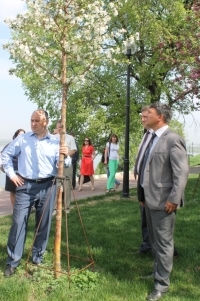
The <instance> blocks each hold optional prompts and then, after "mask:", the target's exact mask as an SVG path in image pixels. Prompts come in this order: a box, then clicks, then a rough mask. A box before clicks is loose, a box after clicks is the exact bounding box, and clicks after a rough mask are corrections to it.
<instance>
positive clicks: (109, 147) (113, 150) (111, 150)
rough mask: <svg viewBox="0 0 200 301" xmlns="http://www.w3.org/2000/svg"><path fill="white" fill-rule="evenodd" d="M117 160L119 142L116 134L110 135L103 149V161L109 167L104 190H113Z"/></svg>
mask: <svg viewBox="0 0 200 301" xmlns="http://www.w3.org/2000/svg"><path fill="white" fill-rule="evenodd" d="M118 162H119V143H118V137H117V135H116V134H112V135H110V139H109V141H108V142H107V143H106V149H105V161H104V164H108V168H109V172H110V175H109V178H108V181H107V187H106V188H107V190H106V192H107V193H108V192H112V191H115V190H114V182H115V175H116V172H117V168H118Z"/></svg>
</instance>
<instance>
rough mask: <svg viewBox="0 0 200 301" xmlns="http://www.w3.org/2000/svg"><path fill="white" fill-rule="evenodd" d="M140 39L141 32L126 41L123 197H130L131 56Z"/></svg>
mask: <svg viewBox="0 0 200 301" xmlns="http://www.w3.org/2000/svg"><path fill="white" fill-rule="evenodd" d="M138 40H139V33H136V34H135V35H134V36H132V37H130V38H129V39H128V40H127V42H126V43H125V46H126V53H125V55H126V56H127V58H128V66H127V89H126V128H125V148H124V174H123V190H122V197H123V198H129V132H130V71H131V65H130V60H131V56H132V55H133V54H134V53H135V52H136V50H137V41H138Z"/></svg>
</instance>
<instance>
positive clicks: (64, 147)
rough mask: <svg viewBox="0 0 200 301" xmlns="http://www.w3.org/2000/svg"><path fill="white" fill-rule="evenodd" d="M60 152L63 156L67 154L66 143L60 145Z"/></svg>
mask: <svg viewBox="0 0 200 301" xmlns="http://www.w3.org/2000/svg"><path fill="white" fill-rule="evenodd" d="M59 152H60V154H63V155H64V156H65V157H67V156H68V147H67V146H66V145H64V146H61V147H60V151H59Z"/></svg>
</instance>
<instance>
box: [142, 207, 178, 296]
mask: <svg viewBox="0 0 200 301" xmlns="http://www.w3.org/2000/svg"><path fill="white" fill-rule="evenodd" d="M145 208H146V217H147V224H148V230H149V239H150V244H151V249H152V254H153V258H154V286H155V289H156V290H158V291H161V292H167V291H168V287H169V284H170V280H169V276H170V272H171V270H172V266H173V254H174V239H173V233H174V225H175V216H176V214H175V212H172V213H170V214H169V213H167V212H166V211H165V210H153V209H149V208H148V206H147V205H146V207H145Z"/></svg>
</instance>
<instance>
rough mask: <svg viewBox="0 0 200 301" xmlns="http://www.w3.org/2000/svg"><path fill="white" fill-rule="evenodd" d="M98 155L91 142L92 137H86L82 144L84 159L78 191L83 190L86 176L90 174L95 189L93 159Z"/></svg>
mask: <svg viewBox="0 0 200 301" xmlns="http://www.w3.org/2000/svg"><path fill="white" fill-rule="evenodd" d="M95 157H96V154H95V149H94V147H93V145H92V143H91V139H90V138H85V139H84V142H83V146H82V159H81V166H80V175H81V177H80V186H79V189H78V191H81V190H82V186H83V181H84V176H89V177H90V181H91V185H92V188H91V190H94V177H93V174H94V165H93V161H94V159H95Z"/></svg>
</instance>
